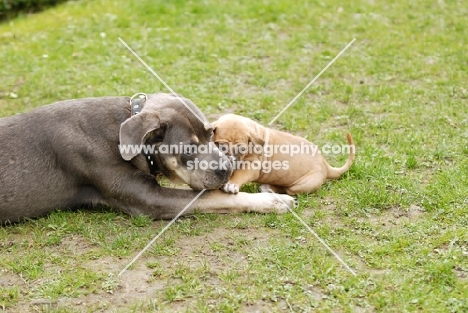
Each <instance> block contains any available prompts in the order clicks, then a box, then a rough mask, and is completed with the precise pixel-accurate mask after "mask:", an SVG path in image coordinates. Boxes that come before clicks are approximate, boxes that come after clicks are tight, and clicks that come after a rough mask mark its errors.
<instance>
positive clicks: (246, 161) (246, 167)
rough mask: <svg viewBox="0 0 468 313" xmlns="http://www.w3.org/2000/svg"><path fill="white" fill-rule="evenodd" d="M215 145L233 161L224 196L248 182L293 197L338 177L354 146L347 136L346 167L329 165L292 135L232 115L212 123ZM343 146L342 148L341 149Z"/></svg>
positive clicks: (313, 148) (314, 148) (315, 149)
mask: <svg viewBox="0 0 468 313" xmlns="http://www.w3.org/2000/svg"><path fill="white" fill-rule="evenodd" d="M212 126H213V128H214V142H215V143H216V145H218V146H219V148H220V150H221V151H223V152H224V153H226V154H227V155H228V156H230V157H231V158H232V159H234V160H235V161H234V173H233V174H232V176H231V178H230V179H229V182H228V183H227V184H225V185H224V186H222V187H221V189H222V190H224V191H225V192H227V193H238V192H239V188H240V187H241V186H242V185H243V184H246V183H248V182H258V183H261V184H263V185H262V186H261V187H260V190H261V191H262V192H267V191H269V190H270V189H271V190H272V191H274V192H277V193H287V194H289V195H296V194H299V193H307V192H311V191H314V190H317V189H319V188H320V186H321V185H322V184H323V183H324V182H325V181H326V180H327V179H333V178H339V177H340V176H341V174H343V173H344V172H346V171H347V170H348V169H349V168H350V167H351V165H352V164H353V161H354V145H353V139H352V138H351V134H349V133H348V134H347V139H348V146H346V147H347V152H348V151H349V155H348V160H347V161H346V164H345V165H343V166H342V167H340V168H335V167H332V166H330V165H329V164H328V163H327V161H326V160H325V159H324V158H323V156H322V155H321V152H320V151H319V149H318V147H317V146H316V145H314V144H313V143H311V142H309V141H307V140H306V139H304V138H301V137H298V136H294V135H291V134H288V133H285V132H281V131H278V130H275V129H270V128H266V127H263V126H261V125H260V124H258V123H256V122H254V121H252V120H251V119H248V118H246V117H242V116H239V115H235V114H227V115H224V116H222V117H221V118H219V119H218V120H217V121H216V122H214V123H212ZM340 147H345V146H340Z"/></svg>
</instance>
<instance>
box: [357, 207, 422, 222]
mask: <svg viewBox="0 0 468 313" xmlns="http://www.w3.org/2000/svg"><path fill="white" fill-rule="evenodd" d="M424 214H425V210H424V209H423V208H422V207H420V206H417V205H415V204H412V205H410V207H409V208H408V210H407V211H405V210H402V209H400V208H390V209H388V210H387V211H386V212H384V213H382V214H381V215H372V216H369V217H368V218H367V220H368V221H369V222H371V223H372V224H374V225H382V226H390V227H393V226H398V225H401V224H404V223H408V222H410V221H412V220H416V219H419V218H421V217H422V216H424ZM361 220H362V219H361Z"/></svg>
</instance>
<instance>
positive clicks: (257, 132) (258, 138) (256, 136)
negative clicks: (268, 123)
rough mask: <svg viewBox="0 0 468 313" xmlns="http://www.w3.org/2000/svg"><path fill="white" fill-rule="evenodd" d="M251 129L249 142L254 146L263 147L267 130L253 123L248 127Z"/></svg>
mask: <svg viewBox="0 0 468 313" xmlns="http://www.w3.org/2000/svg"><path fill="white" fill-rule="evenodd" d="M248 129H249V141H250V142H252V143H253V144H254V145H261V146H263V145H264V144H265V129H264V128H263V127H261V126H260V125H258V124H257V123H252V124H251V125H249V127H248Z"/></svg>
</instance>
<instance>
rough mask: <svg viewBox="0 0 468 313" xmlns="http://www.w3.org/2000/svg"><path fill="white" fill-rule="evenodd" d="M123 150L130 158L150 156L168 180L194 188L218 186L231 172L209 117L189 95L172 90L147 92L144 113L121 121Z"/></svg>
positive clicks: (230, 166) (124, 156) (126, 156)
mask: <svg viewBox="0 0 468 313" xmlns="http://www.w3.org/2000/svg"><path fill="white" fill-rule="evenodd" d="M122 147H125V148H127V149H122ZM129 147H133V148H134V149H133V150H132V149H128V148H129ZM140 147H142V148H146V149H147V151H146V152H145V151H142V150H141V149H140ZM135 148H136V149H135ZM120 153H121V155H122V157H123V158H124V159H125V160H127V161H130V160H134V159H137V157H138V158H140V160H141V159H142V158H143V157H145V158H149V159H151V160H152V161H153V162H155V166H156V167H157V169H158V171H159V172H161V173H162V174H163V175H165V176H166V177H167V178H168V179H169V180H171V181H173V182H182V183H186V184H188V185H189V186H190V187H191V188H192V189H194V190H201V189H217V188H219V187H220V186H221V185H223V184H224V183H226V182H227V181H228V179H229V177H230V176H231V174H232V165H231V163H230V162H229V160H228V159H227V157H226V156H225V155H224V154H223V153H221V152H220V151H219V149H218V148H217V147H216V145H215V144H214V142H213V127H212V126H211V125H210V123H209V122H208V120H207V119H206V117H205V116H204V115H203V113H202V112H201V111H200V110H199V109H198V108H197V107H196V106H195V105H194V104H193V103H192V102H191V101H190V100H189V99H186V98H183V97H180V96H176V95H172V94H154V95H148V99H147V100H146V102H145V104H144V107H143V110H142V111H141V113H139V114H137V115H134V116H132V117H131V118H129V119H127V120H126V121H125V122H124V123H122V125H121V126H120ZM142 154H144V156H143V155H142ZM148 168H149V166H148ZM153 174H155V173H154V171H153Z"/></svg>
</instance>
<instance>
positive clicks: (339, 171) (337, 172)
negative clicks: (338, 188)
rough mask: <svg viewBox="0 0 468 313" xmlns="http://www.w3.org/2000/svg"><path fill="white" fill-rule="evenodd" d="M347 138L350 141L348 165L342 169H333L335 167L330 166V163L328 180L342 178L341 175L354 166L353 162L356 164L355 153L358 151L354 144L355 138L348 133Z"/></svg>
mask: <svg viewBox="0 0 468 313" xmlns="http://www.w3.org/2000/svg"><path fill="white" fill-rule="evenodd" d="M346 138H347V139H348V147H349V155H348V160H346V163H345V165H343V166H342V167H333V166H330V165H329V164H328V163H327V165H328V174H327V178H328V179H333V178H339V177H340V176H341V174H343V173H344V172H346V171H347V170H349V168H350V167H351V165H353V162H354V152H355V150H356V148H355V146H354V143H353V138H352V137H351V134H350V133H348V134H347V135H346Z"/></svg>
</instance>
